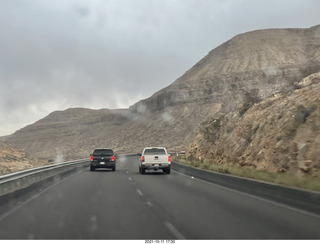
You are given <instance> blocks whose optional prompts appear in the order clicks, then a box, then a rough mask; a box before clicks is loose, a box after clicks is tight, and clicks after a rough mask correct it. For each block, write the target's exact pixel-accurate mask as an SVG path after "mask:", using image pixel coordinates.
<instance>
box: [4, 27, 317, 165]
mask: <svg viewBox="0 0 320 244" xmlns="http://www.w3.org/2000/svg"><path fill="white" fill-rule="evenodd" d="M319 70H320V25H318V26H314V27H311V28H308V29H267V30H258V31H252V32H248V33H244V34H240V35H237V36H235V37H234V38H232V39H231V40H229V41H227V42H225V43H223V44H222V45H220V46H218V47H217V48H215V49H213V50H212V51H210V52H209V53H208V55H207V56H206V57H204V58H203V59H202V60H200V61H199V62H198V63H196V64H195V65H194V66H193V67H192V68H191V69H190V70H188V71H187V72H186V73H185V74H183V75H182V76H181V77H180V78H178V79H177V80H176V81H175V82H173V83H172V84H171V85H170V86H168V87H166V88H164V89H162V90H160V91H159V92H157V93H155V94H154V95H152V96H151V97H150V98H148V99H145V100H142V101H139V102H138V103H136V104H134V105H132V106H131V107H130V108H128V109H123V110H109V109H101V110H90V109H84V108H71V109H67V110H65V111H56V112H53V113H51V114H49V115H48V116H47V117H45V118H44V119H42V120H39V121H38V122H36V123H34V124H32V125H29V126H27V127H25V128H22V129H21V130H19V131H17V132H15V133H14V134H12V135H11V136H10V137H8V138H7V141H8V142H10V143H11V144H13V145H15V146H17V147H19V148H21V149H23V150H25V151H26V152H28V153H32V154H35V155H37V156H38V157H40V158H44V159H54V158H55V157H56V156H57V155H63V157H64V158H65V159H75V158H82V157H88V155H89V154H90V153H91V152H92V150H93V149H94V148H95V147H112V148H114V149H115V150H116V151H117V152H119V153H121V152H140V151H141V150H142V148H143V147H144V146H150V145H163V146H166V147H167V148H168V149H169V151H178V150H184V149H186V148H187V147H188V146H189V145H190V143H192V142H193V140H194V138H195V136H196V135H197V134H198V132H199V128H200V125H201V124H202V122H204V121H206V120H208V119H210V118H218V117H219V116H221V115H226V114H229V113H232V112H237V111H239V110H241V109H242V108H243V106H244V105H245V104H246V102H247V101H248V99H250V100H252V101H253V102H255V103H256V102H260V101H264V100H265V99H267V98H269V97H270V96H272V95H273V94H275V93H281V94H283V95H284V96H287V95H290V94H291V93H292V92H293V91H294V90H295V89H296V86H297V84H298V82H300V81H301V80H302V79H303V78H305V77H307V76H309V75H311V74H313V73H316V72H318V71H319ZM163 72H165V70H164V71H163ZM150 82H152V81H150ZM270 112H272V111H270Z"/></svg>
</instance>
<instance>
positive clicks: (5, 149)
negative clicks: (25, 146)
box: [0, 141, 48, 175]
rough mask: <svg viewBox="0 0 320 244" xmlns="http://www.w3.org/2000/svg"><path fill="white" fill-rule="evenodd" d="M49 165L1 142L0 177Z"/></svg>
mask: <svg viewBox="0 0 320 244" xmlns="http://www.w3.org/2000/svg"><path fill="white" fill-rule="evenodd" d="M45 164H48V162H45V161H42V160H39V159H37V158H35V157H33V156H30V155H28V154H26V153H25V152H23V151H21V150H19V149H17V148H14V147H11V146H9V145H8V144H6V143H4V142H1V141H0V175H5V174H9V173H12V172H16V171H20V170H24V169H29V168H34V167H38V166H42V165H45Z"/></svg>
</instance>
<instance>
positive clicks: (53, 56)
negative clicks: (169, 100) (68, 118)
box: [0, 0, 320, 135]
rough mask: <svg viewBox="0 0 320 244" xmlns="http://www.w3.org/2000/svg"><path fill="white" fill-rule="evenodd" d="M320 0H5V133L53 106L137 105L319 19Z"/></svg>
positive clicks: (1, 116) (0, 68)
mask: <svg viewBox="0 0 320 244" xmlns="http://www.w3.org/2000/svg"><path fill="white" fill-rule="evenodd" d="M319 9H320V2H319V1H317V0H280V1H279V0H266V1H255V0H238V1H234V0H177V1H171V0H152V1H150V0H137V1H131V0H121V1H112V0H101V1H99V0H92V1H85V0H69V1H65V0H55V1H40V0H15V1H11V0H2V1H1V7H0V11H1V14H0V29H1V35H0V43H1V45H0V53H1V55H0V96H1V101H2V102H1V104H0V135H6V134H10V133H13V132H14V131H15V130H17V129H20V128H21V127H23V126H25V125H27V124H29V123H33V122H35V121H36V120H38V119H40V118H42V117H44V116H46V115H47V114H48V113H50V112H52V111H54V110H62V109H67V108H69V107H88V108H95V109H98V108H120V107H129V106H130V105H132V104H133V103H134V102H137V101H138V100H140V99H143V98H146V97H149V96H150V95H152V94H153V93H155V92H156V91H158V90H159V89H162V88H163V87H165V86H167V85H169V84H171V83H172V82H173V81H174V80H176V79H177V78H178V77H179V76H181V75H182V74H183V73H184V72H185V71H187V70H188V69H189V68H191V67H192V66H193V65H194V64H195V63H196V62H197V61H199V60H200V59H201V58H202V57H204V56H205V55H206V54H207V53H208V52H209V51H210V50H212V49H213V48H215V47H217V46H218V45H220V44H221V43H223V42H225V41H227V40H228V39H230V38H232V37H233V36H235V35H237V34H239V33H243V32H246V31H251V30H255V29H265V28H287V27H293V28H296V27H302V28H306V27H311V26H313V25H316V24H319V23H320V17H319V14H318V10H319Z"/></svg>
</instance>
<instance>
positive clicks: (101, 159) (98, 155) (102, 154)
mask: <svg viewBox="0 0 320 244" xmlns="http://www.w3.org/2000/svg"><path fill="white" fill-rule="evenodd" d="M96 168H111V169H112V171H116V155H115V154H114V152H113V150H112V149H109V148H97V149H95V150H94V152H93V153H92V154H90V171H94V170H95V169H96Z"/></svg>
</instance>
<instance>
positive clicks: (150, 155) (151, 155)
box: [139, 147, 171, 174]
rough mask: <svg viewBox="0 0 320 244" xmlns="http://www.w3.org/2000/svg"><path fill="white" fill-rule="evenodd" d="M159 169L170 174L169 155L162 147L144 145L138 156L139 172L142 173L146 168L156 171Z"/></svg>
mask: <svg viewBox="0 0 320 244" xmlns="http://www.w3.org/2000/svg"><path fill="white" fill-rule="evenodd" d="M159 169H161V170H162V171H163V172H164V173H167V174H170V170H171V156H170V155H169V154H168V153H167V150H166V149H165V148H164V147H146V148H144V149H143V151H142V154H141V157H140V158H139V172H140V173H141V174H144V173H145V171H146V170H154V171H157V170H159Z"/></svg>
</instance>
